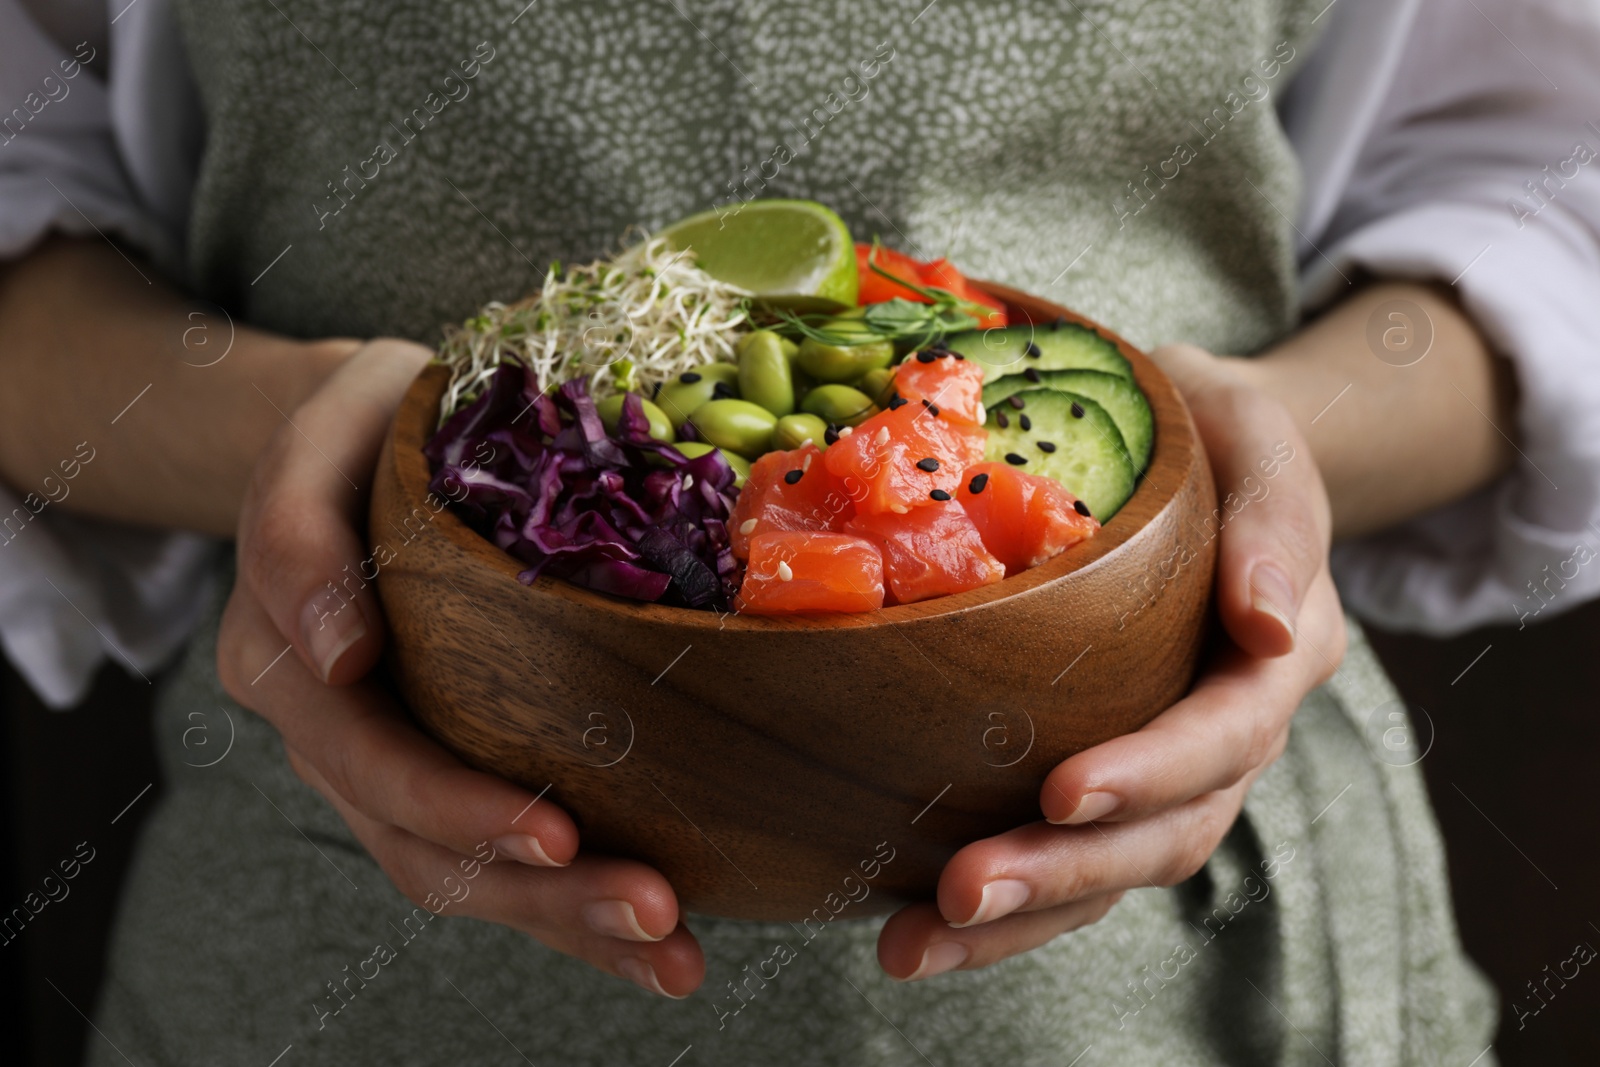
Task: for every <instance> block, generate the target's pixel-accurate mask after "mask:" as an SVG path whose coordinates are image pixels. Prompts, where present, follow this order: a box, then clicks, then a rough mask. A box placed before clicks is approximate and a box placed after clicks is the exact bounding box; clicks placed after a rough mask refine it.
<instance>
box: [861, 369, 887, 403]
mask: <svg viewBox="0 0 1600 1067" xmlns="http://www.w3.org/2000/svg"><path fill="white" fill-rule="evenodd" d="M855 387H856V388H857V389H859V390H861V391H862V392H863V393H865V394H867V396H868V397H869V398H870V399H871V400H872V402H873V403H874V404H877V405H878V406H879V407H888V406H889V396H890V394H892V393H893V392H894V368H892V367H879V368H878V369H877V370H869V371H867V373H865V374H863V375H862V376H861V378H860V379H859V380H858V381H857V382H856V383H855Z"/></svg>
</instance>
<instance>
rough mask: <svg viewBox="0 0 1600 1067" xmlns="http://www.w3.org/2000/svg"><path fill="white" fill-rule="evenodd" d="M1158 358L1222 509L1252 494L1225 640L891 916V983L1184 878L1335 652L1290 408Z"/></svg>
mask: <svg viewBox="0 0 1600 1067" xmlns="http://www.w3.org/2000/svg"><path fill="white" fill-rule="evenodd" d="M1154 358H1155V359H1156V361H1157V362H1158V363H1160V364H1161V366H1162V369H1163V370H1165V371H1166V372H1167V374H1168V376H1169V377H1171V378H1172V380H1173V381H1174V382H1175V383H1176V384H1177V386H1178V389H1179V391H1180V392H1182V394H1183V396H1184V399H1185V400H1186V401H1187V402H1188V405H1189V409H1190V411H1191V413H1192V414H1193V416H1194V420H1195V424H1196V426H1197V427H1198V429H1199V431H1200V436H1201V439H1202V440H1203V441H1204V442H1205V446H1206V451H1207V453H1208V455H1209V456H1210V459H1211V468H1212V472H1213V474H1214V476H1215V479H1216V484H1217V497H1218V500H1219V502H1220V501H1221V500H1222V499H1223V498H1225V497H1226V496H1227V495H1228V494H1230V493H1233V494H1236V496H1237V497H1238V498H1240V499H1243V498H1244V497H1245V496H1246V495H1247V494H1248V495H1249V496H1250V497H1251V499H1250V502H1249V503H1248V504H1247V505H1246V506H1244V507H1243V508H1242V510H1240V511H1239V512H1238V513H1237V514H1236V515H1234V516H1233V517H1231V518H1230V519H1228V520H1227V522H1226V525H1224V526H1223V527H1222V532H1221V539H1220V543H1219V546H1218V553H1217V576H1216V597H1217V608H1218V613H1219V615H1220V616H1221V619H1222V623H1223V628H1224V630H1225V631H1226V637H1227V638H1228V640H1227V641H1226V643H1225V645H1224V647H1223V648H1222V649H1221V650H1220V651H1219V652H1218V653H1217V654H1216V655H1215V656H1214V657H1213V658H1212V660H1211V661H1210V662H1209V663H1207V664H1206V666H1205V668H1204V669H1203V670H1202V672H1201V675H1200V677H1199V678H1198V679H1197V680H1196V682H1195V686H1194V688H1193V690H1192V691H1191V692H1190V693H1189V695H1188V696H1186V697H1184V698H1183V699H1182V700H1180V701H1179V702H1178V703H1177V704H1175V705H1173V706H1172V707H1171V708H1169V709H1168V710H1167V711H1165V712H1163V713H1162V714H1161V715H1159V716H1157V717H1156V718H1155V719H1154V720H1152V721H1151V722H1150V723H1149V725H1147V726H1145V727H1144V728H1143V729H1141V730H1138V731H1136V732H1134V733H1132V734H1128V735H1125V736H1123V737H1119V738H1116V739H1114V740H1111V741H1107V742H1106V743H1104V744H1102V745H1097V746H1095V747H1094V748H1091V749H1087V750H1086V751H1083V752H1080V753H1078V754H1077V755H1076V756H1073V757H1072V758H1071V759H1069V760H1067V761H1066V762H1064V763H1062V764H1060V765H1059V766H1057V767H1056V768H1055V769H1054V770H1053V771H1051V772H1050V774H1049V776H1048V777H1047V778H1046V779H1045V783H1044V788H1043V790H1042V791H1041V794H1040V798H1039V804H1040V807H1041V809H1042V810H1043V814H1044V817H1045V819H1046V820H1047V821H1044V822H1037V823H1032V824H1030V825H1028V826H1024V827H1021V828H1020V829H1017V830H1013V831H1011V832H1009V833H1005V834H1001V835H1000V836H998V837H992V838H988V839H986V840H983V841H978V842H975V843H973V844H971V845H968V846H967V847H966V848H963V849H962V850H961V851H960V852H958V853H956V855H955V856H954V857H953V858H952V859H951V860H950V862H949V863H948V864H947V865H946V866H945V869H944V873H943V875H942V876H941V877H940V879H939V890H938V900H937V903H926V904H913V905H911V906H910V907H907V908H904V909H903V910H901V911H900V912H898V913H897V914H895V915H894V916H893V917H892V918H890V920H889V921H888V922H887V923H886V924H885V925H884V928H883V932H882V934H881V935H880V936H879V939H878V961H879V963H880V964H881V965H882V966H883V969H884V970H885V971H886V972H888V973H889V974H890V975H891V976H893V977H895V978H899V979H903V980H910V979H916V978H928V977H931V976H932V975H935V974H942V973H944V972H946V971H951V970H956V969H962V970H971V969H974V968H978V967H987V966H988V965H990V964H992V963H996V962H998V961H1000V960H1003V959H1005V958H1006V957H1008V956H1013V955H1015V954H1017V953H1019V952H1026V951H1028V950H1029V949H1033V948H1037V947H1038V946H1040V945H1042V944H1044V943H1046V942H1048V941H1050V940H1052V939H1053V938H1055V937H1056V936H1058V935H1060V934H1063V933H1066V932H1068V931H1070V930H1075V929H1077V928H1078V927H1080V926H1085V925H1087V924H1089V923H1092V922H1096V921H1098V920H1099V919H1101V918H1102V917H1104V916H1105V914H1106V913H1107V912H1108V911H1110V910H1111V907H1112V906H1113V905H1114V904H1115V903H1116V902H1117V901H1118V900H1119V899H1120V898H1121V896H1122V894H1123V893H1124V892H1126V891H1127V890H1129V889H1136V888H1139V887H1142V886H1171V885H1175V884H1177V883H1179V882H1182V881H1184V880H1185V879H1187V878H1189V877H1191V876H1193V875H1194V874H1195V873H1196V872H1197V871H1199V870H1200V868H1201V867H1202V866H1203V865H1204V864H1205V862H1206V860H1207V859H1209V858H1210V856H1211V853H1212V852H1213V851H1215V850H1216V847H1217V845H1218V844H1219V843H1220V842H1221V841H1222V838H1223V837H1224V836H1225V835H1226V834H1227V833H1228V830H1229V829H1230V828H1231V827H1232V826H1233V823H1234V820H1235V819H1237V818H1238V815H1239V811H1240V808H1241V806H1242V805H1243V803H1244V797H1245V793H1246V792H1247V791H1248V790H1249V788H1250V785H1251V783H1253V782H1254V781H1255V780H1256V778H1257V777H1258V776H1259V775H1260V774H1261V772H1262V771H1264V770H1265V769H1266V768H1267V767H1268V766H1269V765H1270V764H1271V763H1272V762H1273V761H1274V760H1276V759H1277V758H1278V756H1279V755H1280V754H1282V752H1283V749H1284V746H1285V745H1286V744H1287V743H1288V736H1289V723H1290V720H1291V719H1292V718H1293V716H1294V712H1295V709H1296V708H1297V707H1299V705H1300V702H1301V700H1302V699H1303V698H1304V697H1305V695H1306V694H1307V693H1309V692H1310V691H1311V690H1312V689H1314V688H1316V687H1317V686H1318V685H1321V684H1322V683H1323V682H1325V681H1327V679H1328V678H1329V677H1331V676H1332V674H1333V672H1334V670H1335V669H1336V667H1337V666H1338V664H1339V661H1340V660H1341V659H1342V658H1343V656H1344V647H1345V633H1344V616H1343V614H1342V613H1341V611H1340V607H1339V597H1338V594H1337V593H1336V592H1335V591H1334V587H1333V580H1332V578H1331V577H1330V575H1329V573H1328V542H1329V509H1328V498H1327V493H1326V491H1325V489H1324V488H1323V484H1322V478H1321V475H1320V474H1319V473H1318V471H1317V469H1316V465H1315V463H1314V462H1313V460H1312V458H1311V450H1310V448H1309V447H1307V445H1306V443H1305V440H1304V438H1303V437H1302V436H1301V434H1300V431H1299V430H1298V429H1297V428H1296V426H1295V424H1294V422H1293V420H1292V419H1291V418H1290V416H1289V413H1288V411H1287V410H1285V409H1284V407H1283V406H1282V405H1280V404H1279V403H1277V402H1276V401H1274V400H1272V399H1271V398H1269V397H1268V396H1266V394H1264V393H1262V392H1261V391H1259V390H1257V389H1256V388H1254V387H1253V386H1252V385H1251V384H1250V382H1249V377H1248V374H1249V370H1248V368H1247V367H1246V366H1244V365H1243V361H1235V360H1226V359H1219V358H1218V357H1216V356H1213V355H1211V354H1210V353H1208V352H1204V351H1202V350H1200V349H1197V348H1193V347H1191V346H1187V345H1177V346H1171V347H1168V348H1164V349H1161V350H1158V351H1157V352H1156V353H1154ZM1284 443H1287V445H1288V446H1289V447H1290V448H1292V449H1293V452H1292V453H1291V454H1290V455H1291V457H1292V458H1289V459H1287V460H1284V459H1283V456H1284V454H1285V452H1284V451H1283V450H1282V446H1283V444H1284ZM1273 458H1276V459H1278V460H1280V461H1281V468H1280V469H1279V470H1278V472H1277V475H1276V477H1274V478H1273V479H1272V480H1271V482H1270V491H1269V492H1268V493H1267V495H1265V496H1261V497H1256V496H1255V491H1252V490H1251V489H1250V487H1251V486H1257V487H1258V488H1259V485H1260V484H1261V483H1262V481H1263V479H1262V471H1261V467H1260V464H1261V463H1262V461H1263V460H1271V459H1273ZM1246 478H1250V479H1252V480H1251V481H1250V482H1246V481H1245V479H1246Z"/></svg>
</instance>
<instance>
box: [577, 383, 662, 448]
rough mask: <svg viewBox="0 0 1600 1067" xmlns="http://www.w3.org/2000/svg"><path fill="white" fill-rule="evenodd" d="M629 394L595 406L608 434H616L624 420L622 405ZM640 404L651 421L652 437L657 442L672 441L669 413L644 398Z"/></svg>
mask: <svg viewBox="0 0 1600 1067" xmlns="http://www.w3.org/2000/svg"><path fill="white" fill-rule="evenodd" d="M628 395H629V394H627V393H615V394H613V395H611V396H608V397H606V398H605V399H604V400H601V401H599V402H598V403H596V404H595V410H596V411H598V412H599V413H600V421H601V422H603V423H605V426H606V433H616V432H617V423H618V422H619V421H620V420H621V419H622V403H623V401H624V400H625V399H626V398H627V397H628ZM639 403H640V404H642V405H644V417H645V418H646V419H648V420H650V436H651V437H654V438H655V439H656V440H657V441H666V442H669V443H670V442H671V441H672V422H671V420H669V419H668V418H667V413H666V412H664V411H662V410H661V409H660V408H658V407H656V406H655V405H654V404H652V403H650V401H648V400H646V399H645V398H644V397H642V396H641V397H639Z"/></svg>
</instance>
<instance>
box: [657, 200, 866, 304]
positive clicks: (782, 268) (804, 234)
mask: <svg viewBox="0 0 1600 1067" xmlns="http://www.w3.org/2000/svg"><path fill="white" fill-rule="evenodd" d="M660 235H661V236H662V237H665V238H666V239H667V243H668V244H670V245H671V246H672V247H673V248H677V249H686V250H688V251H691V252H693V253H694V256H695V259H696V261H697V262H698V263H699V264H700V269H701V270H703V271H705V272H706V273H707V274H710V275H711V276H712V277H713V278H716V279H718V280H719V281H723V282H727V283H728V284H729V285H737V286H739V288H741V289H748V290H750V291H751V292H752V293H755V294H756V295H757V296H759V297H762V298H764V299H766V300H769V301H771V302H773V303H781V304H785V305H789V306H818V307H821V308H830V309H831V308H837V307H839V306H850V305H853V304H855V302H856V287H857V282H858V279H857V277H856V250H855V244H854V243H853V242H852V240H851V238H850V229H849V227H847V226H846V225H845V224H844V220H843V219H841V218H840V217H839V216H838V215H835V214H834V213H833V212H832V211H829V210H828V209H827V208H825V207H823V206H822V205H821V204H818V203H815V202H813V201H810V200H751V201H749V202H748V203H746V204H744V205H742V206H740V205H733V206H730V207H728V208H727V209H725V210H724V209H720V208H719V209H717V210H713V211H707V212H705V213H704V214H701V215H693V216H690V217H689V218H686V219H684V220H683V221H681V222H676V223H673V224H672V225H671V226H668V227H667V228H666V229H664V230H662V231H661V234H660Z"/></svg>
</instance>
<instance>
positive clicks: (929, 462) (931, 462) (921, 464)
mask: <svg viewBox="0 0 1600 1067" xmlns="http://www.w3.org/2000/svg"><path fill="white" fill-rule="evenodd" d="M917 469H918V470H924V471H927V472H928V473H929V474H932V473H933V472H934V471H936V470H938V469H939V461H938V460H936V459H934V458H933V457H932V456H929V457H928V458H927V459H919V460H917Z"/></svg>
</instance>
